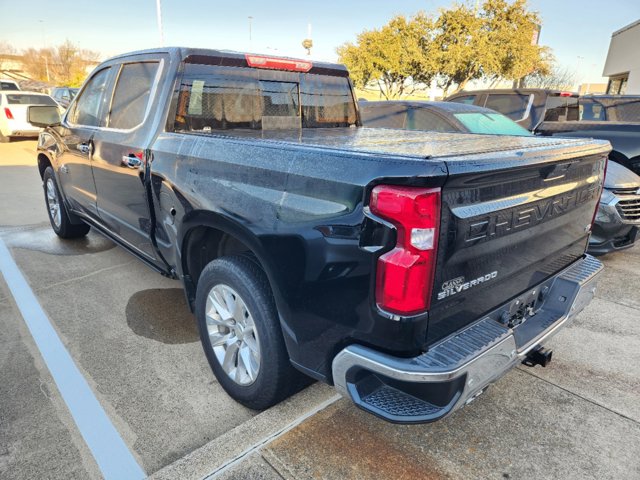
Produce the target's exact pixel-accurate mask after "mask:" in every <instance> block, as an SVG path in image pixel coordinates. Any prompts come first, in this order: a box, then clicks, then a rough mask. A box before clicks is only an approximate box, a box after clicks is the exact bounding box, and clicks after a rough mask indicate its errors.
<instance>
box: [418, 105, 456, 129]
mask: <svg viewBox="0 0 640 480" xmlns="http://www.w3.org/2000/svg"><path fill="white" fill-rule="evenodd" d="M407 128H408V129H409V130H425V131H428V132H455V131H456V129H455V128H453V126H451V125H450V124H449V123H448V122H447V121H446V120H444V119H443V118H442V117H440V116H438V115H436V114H435V113H433V112H430V111H429V110H427V109H426V108H412V109H411V110H409V116H408V118H407Z"/></svg>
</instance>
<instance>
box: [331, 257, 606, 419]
mask: <svg viewBox="0 0 640 480" xmlns="http://www.w3.org/2000/svg"><path fill="white" fill-rule="evenodd" d="M602 269H603V266H602V264H601V263H600V262H599V261H598V260H596V259H595V258H593V257H591V256H589V255H586V256H585V257H583V258H582V259H581V260H579V261H577V262H575V263H574V264H573V265H571V266H570V267H568V268H567V269H565V270H563V271H561V272H560V273H558V274H557V275H556V276H555V277H554V278H552V279H551V280H550V281H549V280H547V281H545V282H544V285H547V286H548V289H544V288H540V287H538V288H537V290H536V289H532V291H531V292H527V293H526V294H525V295H529V294H531V293H533V294H536V292H537V291H540V290H543V292H542V293H544V301H543V303H542V304H541V306H540V308H539V309H538V310H537V311H536V313H535V315H533V316H531V317H529V318H528V319H527V320H526V321H525V322H524V323H522V324H520V325H519V326H517V327H514V328H509V327H507V326H505V325H503V324H502V323H500V322H499V319H500V318H501V315H502V314H503V312H504V311H505V310H508V309H509V308H510V305H511V303H512V302H508V303H506V304H505V305H503V306H501V307H500V308H498V309H496V310H494V311H493V312H491V313H489V314H488V315H487V316H485V317H483V318H481V319H479V320H478V321H476V322H474V323H473V324H471V325H469V326H467V327H465V328H464V329H462V330H460V331H458V332H457V333H455V334H453V335H451V336H450V337H447V338H446V339H444V340H442V341H441V342H439V343H437V344H436V345H434V346H433V347H431V348H430V349H429V351H428V352H426V353H424V354H422V355H420V356H417V357H414V358H399V357H394V356H391V355H387V354H385V353H381V352H378V351H376V350H373V349H371V348H368V347H364V346H361V345H350V346H349V347H347V348H345V349H344V350H342V351H341V352H340V353H338V355H336V357H335V359H334V360H333V380H334V383H335V386H336V389H337V390H338V392H340V393H341V394H342V395H344V396H348V397H350V398H351V399H352V400H353V402H354V403H355V404H356V405H357V406H359V407H360V408H362V409H364V410H366V411H368V412H370V413H373V414H375V415H377V416H379V417H382V418H384V419H385V420H389V421H391V422H396V423H425V422H433V421H436V420H439V419H441V418H443V417H445V416H447V415H449V414H450V413H452V412H453V411H455V410H457V409H458V408H461V407H463V406H464V405H466V404H468V403H470V402H471V401H472V400H473V399H474V398H475V397H477V396H478V395H479V394H481V393H482V392H483V391H484V389H485V388H486V387H487V386H488V385H489V384H490V383H492V382H494V381H496V380H497V379H498V378H500V377H501V376H503V375H504V374H505V373H506V372H508V371H509V370H510V369H511V368H513V367H514V366H516V365H517V364H518V363H520V362H522V361H523V360H525V359H526V358H527V355H528V354H529V353H530V352H532V351H533V350H535V349H537V348H540V346H541V345H543V344H544V343H545V342H546V341H547V340H549V339H550V338H551V337H552V336H553V335H555V334H556V333H557V332H558V331H559V330H560V329H562V327H564V326H566V325H568V324H569V323H570V322H571V321H572V320H573V319H574V317H575V316H576V315H577V314H578V313H580V311H582V309H584V307H585V306H586V305H587V304H588V303H589V302H590V301H591V299H592V298H593V296H594V294H595V290H596V283H597V280H598V276H599V274H600V272H601V271H602Z"/></svg>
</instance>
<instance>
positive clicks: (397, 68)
mask: <svg viewBox="0 0 640 480" xmlns="http://www.w3.org/2000/svg"><path fill="white" fill-rule="evenodd" d="M431 31H432V21H431V19H429V18H428V17H427V16H425V15H424V14H422V13H419V14H417V15H415V16H414V17H411V18H406V17H404V16H402V15H398V16H396V17H394V18H392V19H391V20H390V21H389V23H388V24H386V25H385V26H383V27H382V28H380V29H377V30H368V31H364V32H362V33H361V34H359V35H358V38H357V41H356V43H355V44H353V43H345V44H343V45H341V46H340V47H338V49H337V52H338V57H339V60H340V62H342V63H344V64H345V65H346V66H347V68H348V69H349V72H350V75H351V79H352V80H353V82H354V84H355V85H356V86H357V87H359V88H365V87H367V86H371V85H375V86H376V88H378V89H379V90H380V93H381V95H382V96H384V98H386V99H391V98H399V97H401V96H402V95H405V94H410V93H413V92H414V91H415V90H416V89H417V88H421V87H423V86H424V85H426V84H429V83H430V82H431V79H432V78H433V77H434V75H435V74H436V64H435V62H434V60H433V58H432V56H431V55H430V47H431V38H430V34H431Z"/></svg>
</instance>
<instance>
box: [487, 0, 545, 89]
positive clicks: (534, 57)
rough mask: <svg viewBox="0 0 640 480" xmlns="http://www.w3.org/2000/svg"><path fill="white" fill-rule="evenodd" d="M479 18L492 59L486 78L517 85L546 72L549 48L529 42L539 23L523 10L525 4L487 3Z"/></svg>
mask: <svg viewBox="0 0 640 480" xmlns="http://www.w3.org/2000/svg"><path fill="white" fill-rule="evenodd" d="M481 16H482V20H483V23H484V29H485V30H486V31H487V32H488V35H487V36H488V41H489V45H491V46H492V47H493V50H494V55H495V58H494V62H495V63H494V64H493V68H492V69H489V70H488V72H487V73H488V74H489V75H493V76H497V77H501V78H506V79H509V80H514V82H516V83H521V82H520V80H521V79H523V78H524V77H526V76H527V75H532V74H537V75H546V74H548V73H549V72H550V68H551V64H552V56H551V52H550V50H549V48H548V47H541V46H539V45H538V44H537V42H534V41H533V40H534V33H537V31H538V28H539V26H540V25H541V23H542V22H541V20H540V17H539V16H538V14H537V13H535V12H530V11H528V10H527V2H526V0H516V1H515V2H513V3H509V2H507V1H506V0H487V1H486V2H485V3H484V5H483V7H482V14H481Z"/></svg>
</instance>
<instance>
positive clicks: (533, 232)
mask: <svg viewBox="0 0 640 480" xmlns="http://www.w3.org/2000/svg"><path fill="white" fill-rule="evenodd" d="M608 151H609V145H608V143H607V142H601V141H596V142H593V141H590V142H583V143H574V144H573V145H572V144H565V145H556V146H552V147H549V146H546V147H545V148H541V149H533V150H524V151H518V152H511V154H509V155H508V156H505V155H493V156H492V155H491V154H482V155H476V156H471V157H467V158H466V159H464V160H462V159H451V160H449V161H447V160H446V159H445V161H446V163H447V167H448V169H449V178H448V179H447V182H446V184H445V186H444V187H443V189H442V213H441V215H442V217H441V229H440V239H439V249H438V260H437V267H436V274H435V282H434V289H433V294H432V301H431V311H430V320H429V332H428V343H431V342H433V341H435V340H437V339H440V338H443V337H445V336H447V335H448V334H450V333H452V332H454V331H456V330H458V329H459V328H461V327H462V326H464V325H466V324H468V323H470V322H472V321H474V320H476V319H478V318H479V317H480V316H481V315H483V314H484V313H486V312H487V311H489V310H491V309H492V308H495V306H496V305H501V304H503V303H505V302H507V301H509V300H511V299H513V298H514V297H516V296H517V295H519V294H520V293H522V292H525V291H527V290H528V289H530V288H532V287H533V286H535V285H537V284H539V283H540V282H542V281H543V280H545V279H546V278H548V277H549V276H550V275H552V274H554V273H556V272H558V271H560V270H561V269H563V268H565V267H567V266H568V265H570V264H571V263H572V262H574V261H576V260H577V259H579V258H581V257H582V256H583V254H584V251H585V248H586V245H587V242H588V239H589V227H590V224H591V221H592V218H593V215H594V212H595V209H596V206H597V203H598V200H599V198H600V192H601V188H602V183H603V177H604V170H605V165H606V155H607V153H608ZM499 157H500V158H499Z"/></svg>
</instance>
